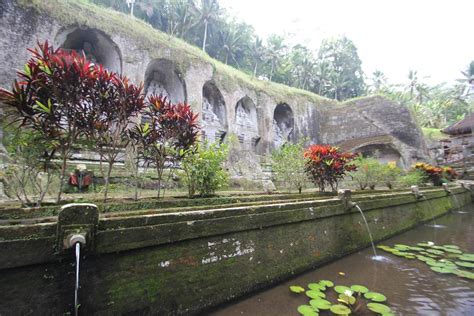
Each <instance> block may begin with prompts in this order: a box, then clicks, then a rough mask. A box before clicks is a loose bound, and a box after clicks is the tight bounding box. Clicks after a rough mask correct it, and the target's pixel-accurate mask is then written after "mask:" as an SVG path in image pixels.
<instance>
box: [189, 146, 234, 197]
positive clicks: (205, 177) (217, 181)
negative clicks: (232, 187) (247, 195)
mask: <svg viewBox="0 0 474 316" xmlns="http://www.w3.org/2000/svg"><path fill="white" fill-rule="evenodd" d="M227 155H228V146H227V145H226V144H217V143H213V144H210V145H208V144H206V143H204V144H202V145H195V147H194V148H193V149H192V150H190V152H189V153H188V155H186V157H185V158H184V159H183V161H182V162H181V167H182V168H183V171H184V175H185V177H184V179H185V183H186V185H187V187H188V194H189V196H190V197H192V196H194V195H195V194H196V192H198V193H199V196H201V197H204V196H211V195H213V194H214V193H215V192H216V190H218V189H221V188H223V187H225V186H227V185H228V183H229V174H228V172H227V171H226V170H224V169H223V167H222V166H223V164H224V161H225V160H226V159H227Z"/></svg>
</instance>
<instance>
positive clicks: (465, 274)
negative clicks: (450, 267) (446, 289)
mask: <svg viewBox="0 0 474 316" xmlns="http://www.w3.org/2000/svg"><path fill="white" fill-rule="evenodd" d="M455 273H456V275H457V276H459V277H461V278H466V279H470V280H474V273H472V272H469V271H464V270H457V271H456V272H455Z"/></svg>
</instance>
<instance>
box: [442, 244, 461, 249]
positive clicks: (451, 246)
mask: <svg viewBox="0 0 474 316" xmlns="http://www.w3.org/2000/svg"><path fill="white" fill-rule="evenodd" d="M443 247H444V248H451V249H459V247H458V246H456V245H443Z"/></svg>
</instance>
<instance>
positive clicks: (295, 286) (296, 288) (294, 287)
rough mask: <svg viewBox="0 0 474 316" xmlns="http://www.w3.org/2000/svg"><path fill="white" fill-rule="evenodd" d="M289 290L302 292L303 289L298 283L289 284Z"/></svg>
mask: <svg viewBox="0 0 474 316" xmlns="http://www.w3.org/2000/svg"><path fill="white" fill-rule="evenodd" d="M290 291H291V292H293V293H303V292H304V291H305V289H304V288H303V287H301V286H299V285H292V286H290Z"/></svg>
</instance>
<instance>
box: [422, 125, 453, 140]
mask: <svg viewBox="0 0 474 316" xmlns="http://www.w3.org/2000/svg"><path fill="white" fill-rule="evenodd" d="M422 131H423V135H424V136H425V137H426V138H427V139H429V140H432V141H439V140H441V139H443V138H447V137H448V135H446V134H443V133H442V132H441V130H440V129H439V128H430V127H422Z"/></svg>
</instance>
